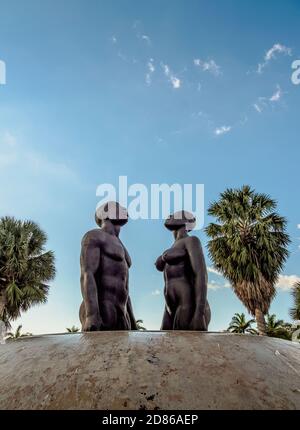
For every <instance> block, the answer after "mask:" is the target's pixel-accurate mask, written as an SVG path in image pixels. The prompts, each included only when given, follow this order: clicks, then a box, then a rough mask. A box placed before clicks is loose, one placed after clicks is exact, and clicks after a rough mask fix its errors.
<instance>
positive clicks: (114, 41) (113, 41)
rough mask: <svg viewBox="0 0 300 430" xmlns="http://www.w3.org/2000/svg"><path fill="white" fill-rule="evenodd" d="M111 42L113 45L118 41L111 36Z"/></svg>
mask: <svg viewBox="0 0 300 430" xmlns="http://www.w3.org/2000/svg"><path fill="white" fill-rule="evenodd" d="M111 41H112V43H113V44H114V45H115V44H116V43H117V42H118V39H117V38H116V36H112V38H111Z"/></svg>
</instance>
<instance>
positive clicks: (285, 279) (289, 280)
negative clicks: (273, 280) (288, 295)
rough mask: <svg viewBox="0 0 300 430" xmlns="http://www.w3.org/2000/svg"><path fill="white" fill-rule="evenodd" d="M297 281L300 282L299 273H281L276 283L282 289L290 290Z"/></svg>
mask: <svg viewBox="0 0 300 430" xmlns="http://www.w3.org/2000/svg"><path fill="white" fill-rule="evenodd" d="M296 282H300V278H299V276H297V275H280V276H279V278H278V281H277V284H276V288H277V289H278V290H282V291H288V290H290V289H291V288H292V287H293V286H294V284H295V283H296Z"/></svg>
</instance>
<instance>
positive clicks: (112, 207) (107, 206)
mask: <svg viewBox="0 0 300 430" xmlns="http://www.w3.org/2000/svg"><path fill="white" fill-rule="evenodd" d="M107 220H109V221H111V222H112V224H115V225H119V226H122V225H124V224H126V223H127V221H128V212H127V210H126V209H125V208H124V207H123V206H121V205H120V203H118V202H107V203H104V204H103V205H101V206H99V207H98V208H97V210H96V214H95V221H96V223H97V224H98V225H99V227H102V224H103V222H105V221H107Z"/></svg>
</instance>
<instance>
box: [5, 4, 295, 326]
mask: <svg viewBox="0 0 300 430" xmlns="http://www.w3.org/2000/svg"><path fill="white" fill-rule="evenodd" d="M299 21H300V4H299V1H297V0H295V1H283V0H282V1H276V0H274V1H272V2H261V1H254V0H251V1H248V0H244V1H243V2H241V1H238V0H235V1H233V0H231V1H230V0H226V1H225V0H223V1H221V0H219V1H216V0H215V1H200V0H198V1H192V0H189V1H183V0H182V1H179V0H172V1H170V0H169V1H164V2H161V1H156V0H151V2H150V1H148V2H147V1H127V0H122V1H121V0H119V1H116V0H112V1H100V0H98V1H94V0H89V2H86V1H83V0H82V1H79V0H72V1H71V0H64V1H58V0H54V1H53V0H51V1H48V0H44V1H43V2H41V1H38V0H27V1H26V2H24V1H22V0H19V1H16V0H9V1H3V0H0V60H2V61H5V63H6V68H7V76H6V79H7V83H6V85H0V183H1V187H0V215H1V216H2V215H14V216H16V217H18V218H31V219H33V220H35V221H37V222H38V223H39V224H40V225H41V227H42V228H43V229H44V230H45V231H46V232H47V233H48V236H49V241H48V247H49V248H50V249H53V250H54V251H55V254H56V259H57V271H58V273H57V277H56V279H55V281H54V282H53V285H52V288H51V293H50V296H49V301H48V304H47V305H44V306H40V307H37V308H34V309H31V310H30V311H28V312H27V313H26V314H24V315H23V316H22V318H21V319H20V322H21V323H23V329H24V331H30V332H33V333H45V332H61V331H64V330H65V327H67V326H71V325H73V324H75V325H79V320H78V308H79V305H80V302H81V293H80V285H79V253H80V241H81V237H82V235H83V234H84V233H85V232H86V231H87V230H89V229H91V228H94V221H93V216H94V210H95V206H96V204H97V201H98V199H99V198H98V197H96V188H97V185H99V184H101V183H106V182H108V183H112V184H115V185H117V183H118V177H119V176H120V175H126V176H128V182H129V184H133V183H143V184H145V185H147V186H150V184H151V183H169V184H172V183H180V184H184V183H192V184H196V183H200V184H204V186H205V208H206V209H207V207H208V205H209V202H211V201H213V200H215V199H216V198H217V197H218V195H219V193H220V192H222V191H223V190H224V189H225V188H226V187H239V186H241V185H243V184H250V185H251V186H252V187H254V188H255V189H256V190H257V191H260V192H266V193H269V194H270V195H271V196H272V197H274V198H275V199H276V200H277V201H278V211H279V212H280V213H281V214H282V215H285V216H286V217H287V219H288V231H289V233H290V235H291V239H292V243H291V246H290V251H291V255H290V257H289V260H288V262H287V264H286V266H285V269H284V272H283V276H282V277H281V278H280V283H279V285H278V289H277V291H278V293H277V297H276V299H275V300H274V301H273V303H272V306H271V312H274V313H276V314H277V316H278V317H280V318H285V319H288V308H289V307H290V305H291V298H290V287H291V285H292V283H293V281H295V280H296V279H297V277H299V276H300V269H299V257H300V249H299V245H300V240H299V238H300V229H299V228H297V226H298V224H300V215H299V180H298V170H299V156H300V149H299V131H300V129H299V108H300V85H298V86H296V85H293V84H292V82H291V74H292V69H291V64H292V62H293V61H294V60H296V59H300V33H299ZM209 221H210V219H209V218H208V217H207V216H206V217H205V225H207V223H208V222H209ZM196 234H197V235H198V236H199V237H200V239H201V241H202V243H203V246H204V248H205V247H206V243H207V238H206V236H205V234H204V232H203V231H200V232H197V233H196ZM121 238H122V240H123V241H124V243H125V244H126V246H127V247H128V250H129V252H130V254H131V256H132V259H133V267H132V268H131V270H130V289H131V295H132V301H133V305H134V311H135V314H136V317H137V318H142V319H143V320H144V322H145V325H146V327H147V328H148V329H158V328H159V326H160V321H161V317H162V312H163V295H162V288H163V279H162V276H161V274H160V273H158V272H156V270H155V268H154V261H155V259H156V257H157V256H158V255H160V254H161V252H162V251H163V250H164V249H167V248H168V247H169V246H170V245H171V243H172V237H171V235H170V233H169V232H168V231H166V230H165V229H164V227H163V225H162V221H141V220H140V221H131V222H129V224H128V225H126V226H125V227H124V230H123V231H122V236H121ZM207 265H208V266H209V267H211V263H210V261H209V259H208V257H207ZM209 281H210V283H209V287H210V288H209V294H208V295H209V301H210V304H211V307H212V314H213V316H212V322H211V324H210V329H211V330H222V329H225V328H226V327H227V325H228V323H229V321H230V319H231V317H232V315H233V314H234V313H235V312H242V311H244V312H245V309H244V307H243V305H242V304H241V303H240V302H239V301H238V299H237V298H236V297H235V295H234V293H233V292H232V290H231V289H230V288H228V287H227V286H226V280H224V279H223V278H222V277H220V276H218V275H217V274H215V273H213V272H212V271H210V272H209ZM17 323H19V321H18V322H17ZM17 323H15V324H14V325H16V324H17Z"/></svg>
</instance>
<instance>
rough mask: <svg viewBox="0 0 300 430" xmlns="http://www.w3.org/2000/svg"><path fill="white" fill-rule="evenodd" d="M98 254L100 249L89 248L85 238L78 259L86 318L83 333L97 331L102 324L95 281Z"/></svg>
mask: <svg viewBox="0 0 300 430" xmlns="http://www.w3.org/2000/svg"><path fill="white" fill-rule="evenodd" d="M100 254H101V250H100V247H95V246H91V242H90V240H89V238H85V240H84V241H83V243H82V247H81V257H80V263H81V292H82V296H83V300H84V304H85V316H86V321H85V324H84V331H90V330H99V329H100V327H101V323H102V322H101V316H100V313H99V305H98V287H97V283H96V279H95V274H96V272H97V270H98V267H99V261H100Z"/></svg>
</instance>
